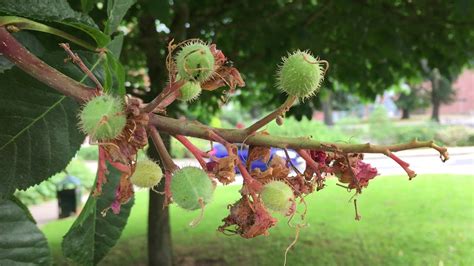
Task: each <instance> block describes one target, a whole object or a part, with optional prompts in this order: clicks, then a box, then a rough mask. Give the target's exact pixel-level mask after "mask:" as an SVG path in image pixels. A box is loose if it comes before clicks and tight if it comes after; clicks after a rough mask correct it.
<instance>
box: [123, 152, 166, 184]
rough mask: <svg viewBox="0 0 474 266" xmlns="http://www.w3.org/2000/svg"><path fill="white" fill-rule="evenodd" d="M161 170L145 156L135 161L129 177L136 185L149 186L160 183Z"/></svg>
mask: <svg viewBox="0 0 474 266" xmlns="http://www.w3.org/2000/svg"><path fill="white" fill-rule="evenodd" d="M161 178H163V171H161V168H160V166H159V165H158V164H157V163H155V162H153V161H152V160H150V159H148V158H146V159H143V160H140V161H138V162H137V165H136V166H135V172H134V173H133V175H132V176H131V177H130V182H132V184H134V185H135V186H137V187H142V188H151V187H154V186H156V185H158V183H160V181H161Z"/></svg>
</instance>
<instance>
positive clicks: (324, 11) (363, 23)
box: [124, 0, 474, 116]
mask: <svg viewBox="0 0 474 266" xmlns="http://www.w3.org/2000/svg"><path fill="white" fill-rule="evenodd" d="M473 11H474V5H473V4H472V3H469V1H461V0H459V1H454V2H449V1H435V2H433V1H413V2H411V1H388V0H387V1H357V2H354V1H349V2H348V1H259V2H258V3H255V2H254V1H174V4H169V3H168V2H164V3H163V2H161V1H157V2H154V1H139V3H138V4H137V5H135V6H134V9H133V10H132V12H130V13H129V17H127V19H128V20H129V21H130V22H131V24H130V25H132V27H131V28H132V32H131V33H130V36H133V38H129V39H128V41H127V43H128V45H130V46H129V47H128V48H127V49H125V51H124V53H125V54H124V56H125V58H126V59H128V63H129V64H130V65H134V66H138V65H142V66H146V65H145V64H144V63H145V60H143V58H144V55H143V53H145V54H147V53H148V54H150V52H147V51H146V49H144V50H143V49H142V48H144V47H145V46H143V43H144V42H145V40H143V38H144V36H143V35H142V34H137V33H136V31H139V30H142V31H143V30H144V29H143V27H144V26H148V27H153V26H154V25H156V27H155V28H154V29H152V30H150V29H146V31H147V33H148V34H150V33H151V34H152V36H147V37H146V38H148V39H152V40H153V46H152V48H153V49H156V50H157V51H154V52H153V55H154V57H153V60H154V61H158V62H160V63H161V62H164V58H165V56H166V53H167V52H166V47H167V42H169V41H170V40H171V38H176V39H177V40H180V39H184V38H201V39H204V40H207V41H209V42H213V43H217V44H218V48H219V49H221V50H223V51H224V52H225V53H226V55H227V56H228V57H229V58H230V59H231V60H232V61H233V62H234V64H235V65H236V66H238V68H239V69H240V70H241V72H242V74H243V75H244V78H245V80H246V82H247V86H246V88H243V89H242V90H241V92H240V93H238V96H237V97H236V98H237V100H238V101H240V102H241V103H242V104H243V105H248V106H252V105H261V103H262V102H263V103H265V104H266V105H269V106H273V105H277V104H279V103H281V102H283V100H284V96H283V95H280V94H279V93H275V91H276V89H275V86H274V83H275V79H274V76H275V71H276V69H277V65H278V64H279V63H280V59H281V57H282V56H284V55H286V54H287V52H291V51H293V50H296V49H301V50H306V49H308V50H310V51H312V52H313V53H314V54H315V55H316V56H319V57H320V58H321V59H324V60H327V61H329V63H330V69H329V72H328V73H327V75H326V76H327V80H326V81H325V83H324V85H323V86H325V87H326V88H333V87H334V86H333V83H334V82H335V81H337V82H338V83H339V84H340V85H339V86H338V87H339V88H341V87H343V88H345V89H344V90H345V91H347V92H349V93H354V94H358V95H360V96H363V97H366V98H367V97H368V98H373V97H374V96H375V95H376V94H377V93H381V92H382V91H384V90H386V89H387V88H389V87H390V85H392V84H394V83H396V82H398V80H400V79H401V78H406V79H421V78H422V76H423V71H422V69H421V67H420V60H421V59H423V58H425V59H427V60H428V62H429V65H430V66H432V67H437V68H438V69H440V71H441V72H442V73H450V72H453V71H459V70H460V69H461V68H462V67H463V66H465V65H466V64H467V63H468V60H469V58H472V57H473V51H474V42H473V40H474V30H473V27H472V26H473V25H474V19H473V17H474V16H473V14H474V12H473ZM145 22H147V23H145ZM134 24H137V26H136V27H134V26H133V25H134ZM138 24H141V27H140V26H138ZM157 31H158V32H157ZM153 35H154V36H153ZM137 43H138V44H139V43H141V44H142V45H137ZM137 53H138V54H142V55H141V56H140V55H138V56H137ZM137 59H140V60H141V62H140V60H137ZM150 70H151V71H150V73H149V75H150V76H160V77H161V80H160V82H159V86H162V84H163V83H164V82H165V81H166V80H163V78H164V77H163V76H161V74H160V73H156V72H153V70H155V71H156V69H153V68H150ZM161 70H162V69H161ZM152 79H153V77H152ZM155 86H157V85H156V84H155ZM257 88H258V89H257ZM256 94H257V95H256ZM205 96H210V97H205V98H207V101H204V106H207V107H206V111H208V108H209V106H210V107H211V109H212V110H215V109H216V107H217V104H218V102H217V100H216V97H215V94H213V95H211V94H206V95H205ZM311 101H312V103H310V104H309V103H308V104H305V105H300V106H299V107H297V108H294V109H293V111H294V112H295V113H296V114H297V116H301V115H303V114H304V115H310V114H311V112H312V111H311V107H313V106H316V105H318V104H319V99H318V98H317V97H316V98H313V99H312V100H311ZM201 102H203V101H201ZM200 107H202V105H201V106H200V105H195V106H193V107H192V108H200Z"/></svg>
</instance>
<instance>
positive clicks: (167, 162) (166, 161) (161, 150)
mask: <svg viewBox="0 0 474 266" xmlns="http://www.w3.org/2000/svg"><path fill="white" fill-rule="evenodd" d="M149 131H150V136H151V139H153V144H154V145H155V148H156V150H157V151H158V154H159V155H160V158H161V161H162V162H163V167H164V168H165V171H170V172H174V171H175V170H176V169H178V166H176V164H175V163H174V162H173V159H171V156H170V154H169V153H168V150H167V149H166V146H165V143H164V142H163V139H162V138H161V136H160V133H158V130H156V128H154V127H153V126H151V127H149Z"/></svg>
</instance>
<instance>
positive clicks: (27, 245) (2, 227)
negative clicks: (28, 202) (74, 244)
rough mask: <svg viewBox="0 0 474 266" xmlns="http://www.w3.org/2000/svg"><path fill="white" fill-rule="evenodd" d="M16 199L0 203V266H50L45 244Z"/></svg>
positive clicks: (48, 253) (0, 201)
mask: <svg viewBox="0 0 474 266" xmlns="http://www.w3.org/2000/svg"><path fill="white" fill-rule="evenodd" d="M30 217H31V215H30V214H29V212H28V209H27V208H26V207H25V206H24V205H23V204H22V203H21V202H20V201H18V200H17V199H16V198H12V199H11V200H10V199H8V200H7V199H5V200H0V265H51V253H50V251H49V247H48V242H47V241H46V238H45V237H44V235H43V233H42V232H41V231H40V230H39V229H38V227H37V226H36V224H35V222H34V221H32V220H31V219H30Z"/></svg>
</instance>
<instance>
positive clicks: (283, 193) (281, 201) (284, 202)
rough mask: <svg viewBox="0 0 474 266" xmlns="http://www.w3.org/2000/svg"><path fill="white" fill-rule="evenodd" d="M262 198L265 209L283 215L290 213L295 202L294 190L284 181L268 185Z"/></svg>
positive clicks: (262, 193)
mask: <svg viewBox="0 0 474 266" xmlns="http://www.w3.org/2000/svg"><path fill="white" fill-rule="evenodd" d="M260 197H261V199H262V200H263V204H264V205H265V207H267V208H268V209H270V210H272V211H276V212H281V213H283V214H287V213H288V212H290V210H291V208H292V206H293V204H294V201H295V196H294V194H293V190H292V189H291V188H290V186H288V185H287V184H286V183H285V182H282V181H271V182H269V183H267V184H266V185H265V186H263V189H262V192H261V193H260Z"/></svg>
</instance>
